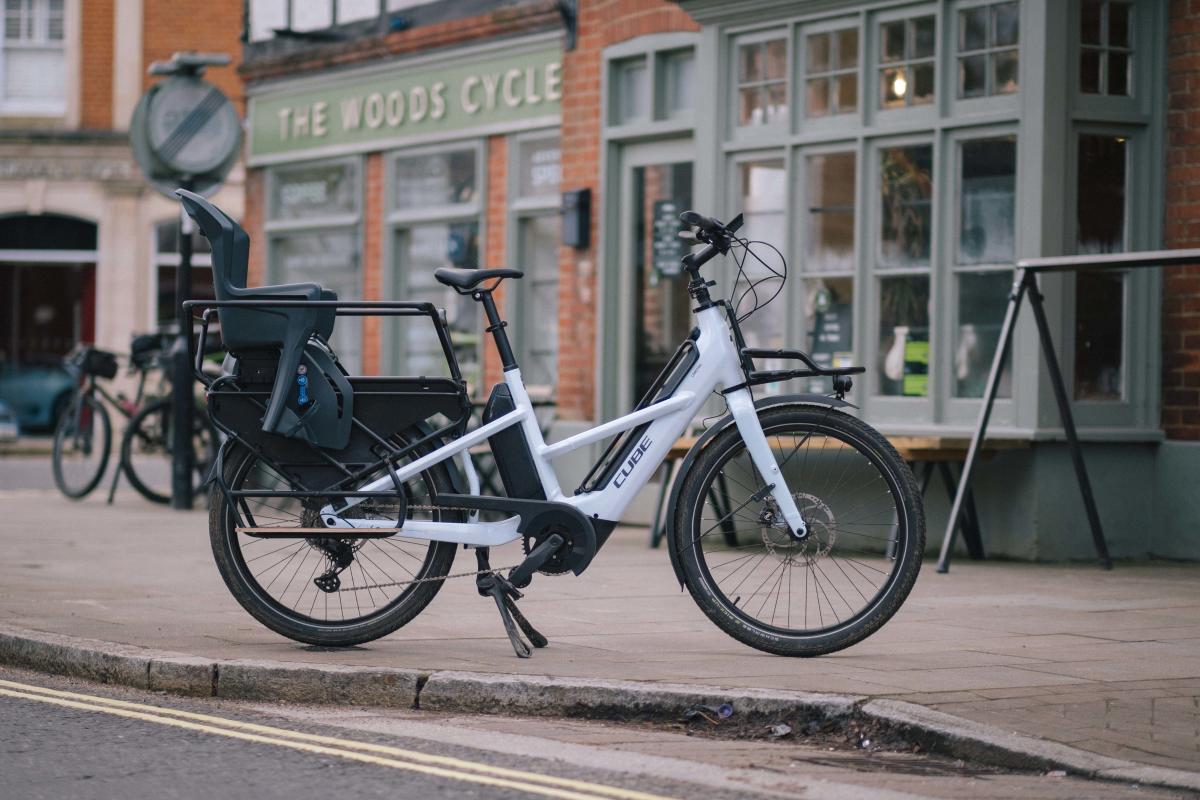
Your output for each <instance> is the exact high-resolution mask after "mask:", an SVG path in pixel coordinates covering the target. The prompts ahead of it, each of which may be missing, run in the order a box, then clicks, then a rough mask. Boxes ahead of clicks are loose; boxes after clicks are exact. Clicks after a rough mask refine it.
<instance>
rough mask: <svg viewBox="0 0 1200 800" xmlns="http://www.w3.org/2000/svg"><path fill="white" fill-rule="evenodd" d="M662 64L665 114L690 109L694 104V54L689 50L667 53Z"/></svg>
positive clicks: (671, 114) (668, 114)
mask: <svg viewBox="0 0 1200 800" xmlns="http://www.w3.org/2000/svg"><path fill="white" fill-rule="evenodd" d="M662 66H663V84H664V91H665V92H666V100H665V110H666V112H667V116H674V115H675V114H679V113H682V112H684V111H691V110H692V109H693V108H694V107H695V105H696V101H695V97H694V92H695V83H696V54H695V53H694V52H693V51H691V50H683V51H680V52H676V53H668V54H667V56H666V57H664V58H663V61H662Z"/></svg>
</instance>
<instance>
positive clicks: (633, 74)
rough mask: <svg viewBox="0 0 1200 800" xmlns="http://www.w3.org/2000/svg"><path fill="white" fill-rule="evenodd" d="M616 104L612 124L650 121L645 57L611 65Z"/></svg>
mask: <svg viewBox="0 0 1200 800" xmlns="http://www.w3.org/2000/svg"><path fill="white" fill-rule="evenodd" d="M612 75H613V84H614V89H615V93H616V102H615V103H614V105H613V109H614V116H615V119H613V124H615V125H628V124H629V123H631V122H645V121H648V120H649V119H650V81H649V77H648V72H647V69H646V57H645V56H638V57H637V58H625V59H622V60H620V61H617V62H615V63H614V64H613V73H612Z"/></svg>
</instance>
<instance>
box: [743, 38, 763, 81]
mask: <svg viewBox="0 0 1200 800" xmlns="http://www.w3.org/2000/svg"><path fill="white" fill-rule="evenodd" d="M764 57H765V52H764V50H763V46H762V45H761V44H759V43H758V42H755V43H754V44H744V45H742V46H740V47H739V48H738V83H751V82H753V81H761V80H762V79H763V78H764V77H766V67H765V65H764V64H763V59H764Z"/></svg>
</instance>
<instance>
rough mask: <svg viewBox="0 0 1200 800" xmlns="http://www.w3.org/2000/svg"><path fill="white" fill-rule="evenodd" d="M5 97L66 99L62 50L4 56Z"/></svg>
mask: <svg viewBox="0 0 1200 800" xmlns="http://www.w3.org/2000/svg"><path fill="white" fill-rule="evenodd" d="M3 57H4V84H3V94H2V95H0V96H3V97H4V98H5V99H8V100H33V101H41V102H47V101H56V100H57V101H62V100H65V99H66V96H67V88H66V87H67V74H66V73H67V71H66V54H65V53H64V52H63V50H62V48H61V47H50V48H46V47H37V48H28V49H25V48H22V49H16V48H13V49H10V50H8V51H7V52H4V53H3Z"/></svg>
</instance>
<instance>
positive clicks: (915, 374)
mask: <svg viewBox="0 0 1200 800" xmlns="http://www.w3.org/2000/svg"><path fill="white" fill-rule="evenodd" d="M876 374H877V376H878V380H879V393H880V394H883V395H892V396H903V397H927V396H928V395H929V276H928V275H899V276H894V277H887V278H881V279H880V280H879V355H878V364H877V365H876Z"/></svg>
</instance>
